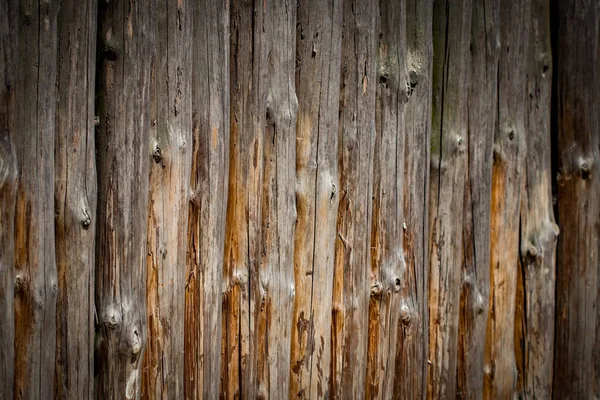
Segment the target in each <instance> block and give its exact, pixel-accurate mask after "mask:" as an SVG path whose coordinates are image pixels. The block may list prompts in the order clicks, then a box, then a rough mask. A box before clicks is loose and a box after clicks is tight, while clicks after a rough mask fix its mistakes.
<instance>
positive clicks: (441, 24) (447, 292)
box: [427, 0, 472, 398]
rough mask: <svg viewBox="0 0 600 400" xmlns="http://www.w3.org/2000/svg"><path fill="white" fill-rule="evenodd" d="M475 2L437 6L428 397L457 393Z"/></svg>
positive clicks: (430, 213)
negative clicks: (472, 25)
mask: <svg viewBox="0 0 600 400" xmlns="http://www.w3.org/2000/svg"><path fill="white" fill-rule="evenodd" d="M471 11H472V10H471V1H469V0H466V1H458V2H450V1H448V2H445V1H440V2H436V3H434V9H433V52H434V53H433V89H432V91H433V94H432V96H433V110H432V133H431V169H430V170H431V180H430V190H429V246H430V250H429V251H430V253H429V310H430V312H429V362H430V365H429V370H428V380H427V382H428V383H427V397H428V398H454V397H456V394H457V383H456V381H457V380H456V368H457V356H458V322H459V307H460V287H461V280H462V279H461V278H462V276H461V275H462V271H461V266H462V265H463V262H464V253H463V251H462V246H463V219H464V217H463V207H464V192H465V170H466V168H467V160H468V158H467V156H468V153H467V149H468V148H469V142H468V140H469V137H468V123H467V103H468V93H469V92H468V84H466V83H467V82H468V79H469V69H470V68H469V55H468V51H469V42H470V40H469V38H470V33H471Z"/></svg>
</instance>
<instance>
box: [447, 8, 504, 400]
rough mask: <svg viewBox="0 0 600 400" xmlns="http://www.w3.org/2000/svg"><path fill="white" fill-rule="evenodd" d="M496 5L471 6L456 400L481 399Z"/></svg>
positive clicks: (493, 125)
mask: <svg viewBox="0 0 600 400" xmlns="http://www.w3.org/2000/svg"><path fill="white" fill-rule="evenodd" d="M499 14H500V10H499V0H486V1H474V2H473V11H472V16H471V21H472V22H471V41H470V43H471V47H470V58H471V66H470V71H471V77H470V80H469V100H468V124H469V125H468V135H469V152H468V159H467V162H468V168H467V174H466V176H465V178H466V182H465V185H466V186H465V200H464V204H463V207H464V211H463V212H464V217H463V218H464V219H463V235H464V240H463V246H464V248H463V251H464V254H465V256H464V257H465V260H464V264H463V272H462V274H463V275H462V282H461V297H460V322H459V336H458V338H459V343H458V366H457V368H458V372H457V374H458V375H457V379H458V393H457V394H458V395H459V396H461V398H467V399H480V398H481V397H482V396H483V362H484V349H485V332H486V327H487V318H488V295H489V285H490V283H489V279H490V212H491V186H492V185H491V182H492V148H493V143H494V132H495V130H496V119H497V115H498V108H497V107H498V106H497V99H498V94H497V88H498V57H499V52H500V35H499V32H500V31H499V29H500V27H499Z"/></svg>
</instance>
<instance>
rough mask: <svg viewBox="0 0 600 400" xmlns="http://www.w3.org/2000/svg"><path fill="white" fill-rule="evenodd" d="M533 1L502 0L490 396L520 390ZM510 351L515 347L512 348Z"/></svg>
mask: <svg viewBox="0 0 600 400" xmlns="http://www.w3.org/2000/svg"><path fill="white" fill-rule="evenodd" d="M530 10H531V3H530V2H529V1H524V2H513V1H509V0H501V1H500V46H501V47H500V55H499V62H498V121H497V129H496V131H495V136H494V148H493V164H492V202H491V210H492V211H491V221H490V222H491V225H490V227H491V236H490V294H489V313H488V325H487V338H486V349H485V361H484V363H485V366H484V368H485V369H484V388H483V390H484V397H485V398H492V399H496V398H508V397H511V396H512V395H513V394H514V391H515V387H516V380H517V367H516V360H515V352H514V329H513V328H514V326H515V293H516V289H517V272H518V262H519V217H520V206H521V202H520V201H521V188H522V182H523V176H524V173H523V172H524V171H523V170H524V159H525V153H526V146H527V142H526V139H527V135H528V132H527V130H526V127H527V125H526V117H527V102H526V100H525V99H526V95H527V90H526V87H527V75H526V74H527V57H528V53H527V52H528V36H529V35H528V34H529V24H530V16H531V15H530ZM507 349H510V350H507Z"/></svg>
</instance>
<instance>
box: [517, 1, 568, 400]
mask: <svg viewBox="0 0 600 400" xmlns="http://www.w3.org/2000/svg"><path fill="white" fill-rule="evenodd" d="M527 63H528V64H527V104H526V105H527V109H526V110H527V115H526V132H527V138H526V141H527V157H526V158H525V171H524V172H525V173H524V185H523V187H524V190H523V191H522V198H521V240H520V263H519V266H520V268H521V270H520V271H519V275H520V277H521V279H520V282H519V283H520V286H521V289H520V290H518V291H522V293H523V294H524V298H523V302H522V303H521V304H517V308H519V306H521V307H522V309H523V313H522V315H521V320H520V321H519V320H516V321H515V323H516V327H515V329H516V335H517V336H520V335H522V339H521V340H520V341H519V342H518V343H516V352H517V359H520V361H521V362H520V363H518V364H517V369H518V371H519V385H518V386H519V387H518V388H517V390H518V392H519V393H521V395H522V396H523V397H525V398H532V399H533V398H544V399H547V398H551V397H552V375H553V367H554V365H553V357H554V299H555V298H554V295H555V293H554V290H555V261H556V259H555V252H556V237H557V235H558V226H557V225H556V223H555V221H554V211H553V204H552V166H551V148H550V145H551V137H550V110H551V93H552V49H551V44H550V2H549V1H548V0H534V1H532V6H531V19H530V22H529V51H528V57H527ZM519 328H520V329H519ZM519 353H520V354H519Z"/></svg>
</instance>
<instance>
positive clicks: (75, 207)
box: [54, 0, 97, 399]
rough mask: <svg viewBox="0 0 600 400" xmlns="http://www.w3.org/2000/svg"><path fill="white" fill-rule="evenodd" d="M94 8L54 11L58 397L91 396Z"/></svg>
mask: <svg viewBox="0 0 600 400" xmlns="http://www.w3.org/2000/svg"><path fill="white" fill-rule="evenodd" d="M96 11H97V1H96V0H87V1H77V0H63V1H62V2H61V4H60V11H59V15H58V76H57V91H58V93H57V96H58V105H57V110H56V139H55V142H54V156H55V171H54V173H55V175H54V198H55V207H54V211H55V220H54V222H55V225H54V229H55V232H56V266H57V272H58V298H57V304H56V312H57V324H58V326H57V330H56V334H57V338H56V382H55V397H56V398H60V399H66V398H68V399H90V398H92V394H93V384H92V382H93V381H94V312H95V308H94V270H95V237H96V198H97V193H96V186H97V185H96V157H95V150H96V148H95V143H94V142H95V139H94V130H95V129H94V94H95V91H94V88H95V79H96V76H95V70H96V17H97V15H96Z"/></svg>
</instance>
